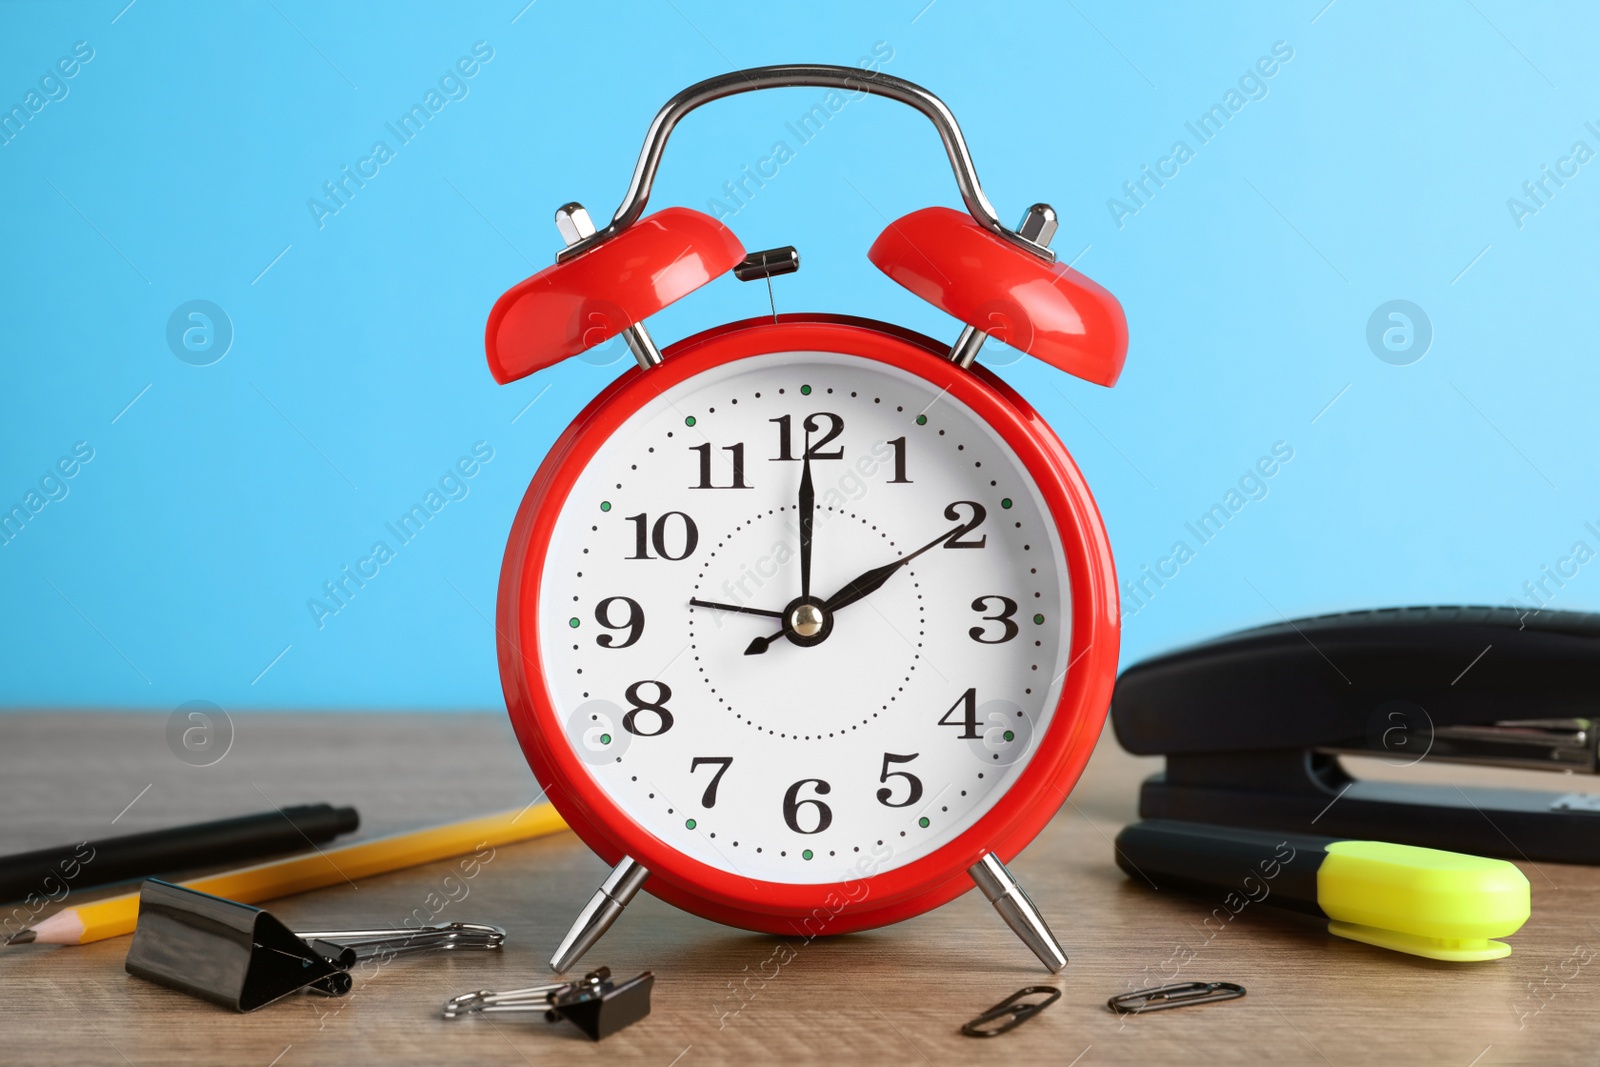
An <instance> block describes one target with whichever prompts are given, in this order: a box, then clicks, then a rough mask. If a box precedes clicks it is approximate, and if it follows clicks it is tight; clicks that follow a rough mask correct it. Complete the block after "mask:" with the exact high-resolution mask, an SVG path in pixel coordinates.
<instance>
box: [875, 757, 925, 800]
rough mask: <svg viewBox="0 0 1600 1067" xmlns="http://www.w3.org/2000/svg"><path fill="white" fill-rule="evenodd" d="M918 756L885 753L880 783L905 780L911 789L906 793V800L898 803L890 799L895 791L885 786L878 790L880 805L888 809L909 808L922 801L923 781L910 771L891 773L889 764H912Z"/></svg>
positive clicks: (879, 778) (879, 777) (879, 774)
mask: <svg viewBox="0 0 1600 1067" xmlns="http://www.w3.org/2000/svg"><path fill="white" fill-rule="evenodd" d="M917 755H918V753H915V752H913V753H911V754H910V755H909V756H897V755H895V754H894V753H893V752H885V753H884V754H883V770H882V771H880V772H879V773H878V781H880V782H887V781H888V780H889V779H891V778H904V779H905V780H906V784H907V785H908V786H910V789H909V791H908V792H907V793H906V798H905V799H904V800H899V801H896V800H890V799H889V798H890V797H892V796H894V790H893V789H891V788H890V787H888V786H884V787H883V788H882V789H880V790H878V803H879V804H882V805H883V806H884V807H886V808H909V807H910V806H911V805H913V804H915V803H916V802H917V801H919V800H921V799H922V779H920V778H918V777H917V776H916V775H914V774H912V773H911V772H910V771H891V770H890V769H889V764H891V763H910V762H911V761H912V760H914V759H916V758H917Z"/></svg>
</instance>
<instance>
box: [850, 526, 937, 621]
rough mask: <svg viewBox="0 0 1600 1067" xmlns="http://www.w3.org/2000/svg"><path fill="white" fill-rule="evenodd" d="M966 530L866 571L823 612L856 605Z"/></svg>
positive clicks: (931, 542) (854, 579)
mask: <svg viewBox="0 0 1600 1067" xmlns="http://www.w3.org/2000/svg"><path fill="white" fill-rule="evenodd" d="M965 529H966V527H965V526H957V527H955V528H954V529H951V530H946V531H945V532H944V533H942V534H940V535H939V536H938V537H935V538H934V539H933V540H932V541H929V542H928V543H927V544H925V545H923V546H922V547H921V548H919V549H917V550H916V551H915V552H912V553H910V554H909V555H905V556H901V557H900V558H899V559H897V560H895V561H894V562H892V563H885V564H884V565H883V566H881V567H874V568H872V569H871V570H870V571H864V572H863V573H861V574H858V575H856V576H855V577H854V578H852V579H850V581H848V582H846V583H845V585H844V588H842V589H840V590H839V591H838V592H837V593H835V594H833V596H831V597H829V598H828V602H827V603H826V604H824V605H823V610H824V611H830V612H831V611H838V610H839V609H840V608H842V607H844V606H845V605H847V604H854V603H855V602H856V601H858V600H860V599H861V598H862V597H864V596H866V595H867V594H868V593H872V592H876V591H877V589H878V587H879V586H881V585H883V583H884V582H887V581H888V580H889V578H890V576H891V575H893V574H894V572H895V571H897V570H899V569H900V568H901V567H904V566H905V565H906V564H907V563H910V562H911V561H912V560H914V559H916V558H917V557H918V556H920V555H922V554H923V553H924V552H926V551H928V550H929V549H931V548H938V547H939V546H940V545H942V544H944V543H945V542H946V541H948V540H950V538H952V537H954V536H955V535H956V534H958V533H960V532H961V531H962V530H965Z"/></svg>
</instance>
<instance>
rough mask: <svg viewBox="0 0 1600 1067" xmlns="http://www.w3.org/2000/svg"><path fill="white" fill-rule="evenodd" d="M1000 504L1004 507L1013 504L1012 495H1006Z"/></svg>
mask: <svg viewBox="0 0 1600 1067" xmlns="http://www.w3.org/2000/svg"><path fill="white" fill-rule="evenodd" d="M1000 506H1001V507H1003V508H1009V507H1010V506H1011V498H1010V497H1004V498H1003V499H1001V501H1000Z"/></svg>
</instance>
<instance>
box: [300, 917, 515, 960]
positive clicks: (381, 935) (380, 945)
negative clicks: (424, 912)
mask: <svg viewBox="0 0 1600 1067" xmlns="http://www.w3.org/2000/svg"><path fill="white" fill-rule="evenodd" d="M299 936H300V938H301V939H302V940H305V941H325V942H328V943H330V944H334V945H339V946H341V947H343V948H347V949H349V950H351V951H352V952H354V953H355V955H356V959H358V960H364V959H371V958H373V957H374V956H400V955H405V954H407V953H412V952H430V951H434V950H438V951H449V950H451V949H458V948H472V949H498V948H499V947H500V946H501V945H503V944H504V943H505V940H506V932H505V930H503V929H502V928H500V927H498V926H489V925H486V924H484V923H464V922H453V923H436V924H434V925H432V926H419V927H416V928H415V929H412V928H407V927H399V928H391V929H384V930H312V931H309V932H307V933H302V934H300V935H299Z"/></svg>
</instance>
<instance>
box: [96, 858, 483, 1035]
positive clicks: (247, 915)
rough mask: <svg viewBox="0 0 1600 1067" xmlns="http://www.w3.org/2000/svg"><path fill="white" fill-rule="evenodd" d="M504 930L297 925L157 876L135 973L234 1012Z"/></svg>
mask: <svg viewBox="0 0 1600 1067" xmlns="http://www.w3.org/2000/svg"><path fill="white" fill-rule="evenodd" d="M504 940H505V931H504V930H502V929H500V928H499V927H496V926H480V925H477V924H473V923H442V924H439V925H436V926H424V927H421V928H420V929H398V930H323V931H318V932H316V933H308V934H304V935H301V934H296V933H295V932H294V931H292V930H290V929H289V928H288V927H286V926H284V925H283V923H281V922H279V921H278V920H277V919H275V918H273V917H272V916H271V915H270V914H268V913H267V912H265V911H262V910H261V909H260V908H255V907H251V906H250V905H249V904H240V903H238V902H237V901H233V900H224V899H223V898H221V897H214V896H211V895H210V894H208V893H200V892H196V891H195V890H193V889H185V888H184V887H183V886H180V885H173V884H172V883H170V882H163V881H161V880H160V879H157V878H152V879H150V880H149V881H147V882H145V883H144V885H143V886H142V887H141V888H140V890H139V925H138V927H137V928H136V929H135V930H134V934H133V944H132V945H131V946H129V948H128V959H127V962H126V964H125V966H126V968H127V971H128V973H129V974H132V975H137V976H138V977H140V978H145V979H148V980H150V981H152V982H158V983H160V984H161V985H164V986H168V987H170V988H172V989H176V990H179V991H180V992H184V993H188V994H189V995H191V996H196V997H199V998H201V999H202V1000H209V1001H211V1002H212V1003H213V1004H221V1005H222V1006H223V1007H225V1008H232V1009H233V1010H234V1011H240V1012H245V1011H255V1010H256V1009H257V1008H262V1007H265V1006H266V1005H268V1004H271V1003H272V1002H273V1001H276V1000H281V999H282V998H284V997H286V996H288V995H289V994H291V993H295V992H298V991H300V990H302V989H304V990H307V991H309V992H313V993H320V994H322V995H324V996H331V997H342V996H344V995H345V994H346V993H348V992H350V988H351V984H352V983H351V979H350V975H349V974H348V973H347V972H348V971H349V969H350V967H352V966H353V965H354V964H355V962H356V961H357V960H360V959H367V958H372V957H378V958H388V957H391V956H394V955H399V954H401V953H408V952H417V951H421V950H424V949H454V948H490V949H493V948H499V947H500V944H501V942H503V941H504Z"/></svg>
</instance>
